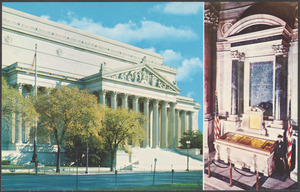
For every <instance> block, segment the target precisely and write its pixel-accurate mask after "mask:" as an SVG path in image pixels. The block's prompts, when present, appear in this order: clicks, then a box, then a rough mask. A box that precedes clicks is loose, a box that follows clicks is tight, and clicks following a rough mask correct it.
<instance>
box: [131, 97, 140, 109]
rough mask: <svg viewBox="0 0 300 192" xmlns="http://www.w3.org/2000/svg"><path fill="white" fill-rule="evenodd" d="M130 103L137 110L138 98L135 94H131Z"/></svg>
mask: <svg viewBox="0 0 300 192" xmlns="http://www.w3.org/2000/svg"><path fill="white" fill-rule="evenodd" d="M132 105H133V110H134V111H137V112H138V111H139V98H138V96H136V95H133V96H132Z"/></svg>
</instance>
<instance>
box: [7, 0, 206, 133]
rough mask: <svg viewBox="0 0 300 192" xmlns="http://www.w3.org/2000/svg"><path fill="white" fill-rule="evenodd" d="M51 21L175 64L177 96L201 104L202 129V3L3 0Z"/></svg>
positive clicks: (168, 63) (201, 127) (10, 5)
mask: <svg viewBox="0 0 300 192" xmlns="http://www.w3.org/2000/svg"><path fill="white" fill-rule="evenodd" d="M2 5H3V6H6V7H10V8H13V9H16V10H19V11H22V12H25V13H29V14H32V15H35V16H38V17H43V18H45V19H49V20H51V21H54V22H58V23H62V24H64V25H68V26H71V27H74V28H78V29H82V30H84V31H88V32H91V33H94V34H97V35H101V36H104V37H107V38H110V39H114V40H117V41H120V42H123V43H127V44H130V45H133V46H136V47H139V48H142V49H146V50H150V51H153V52H156V53H158V54H160V55H162V56H163V59H164V60H163V64H164V65H168V66H172V67H177V70H178V73H177V75H176V80H177V85H178V87H179V88H180V90H181V93H180V95H182V96H187V97H192V98H193V99H194V100H195V101H196V102H198V103H199V104H200V105H201V109H200V110H199V116H198V118H199V119H198V124H199V129H200V130H201V131H202V132H203V2H6V3H2Z"/></svg>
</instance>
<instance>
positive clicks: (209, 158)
mask: <svg viewBox="0 0 300 192" xmlns="http://www.w3.org/2000/svg"><path fill="white" fill-rule="evenodd" d="M208 178H210V157H209V156H208Z"/></svg>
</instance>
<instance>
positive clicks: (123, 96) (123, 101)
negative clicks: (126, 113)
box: [122, 93, 128, 109]
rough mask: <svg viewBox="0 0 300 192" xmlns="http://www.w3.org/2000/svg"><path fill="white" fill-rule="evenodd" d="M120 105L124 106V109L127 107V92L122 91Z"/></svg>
mask: <svg viewBox="0 0 300 192" xmlns="http://www.w3.org/2000/svg"><path fill="white" fill-rule="evenodd" d="M122 105H123V107H124V109H127V108H128V94H126V93H124V94H123V95H122Z"/></svg>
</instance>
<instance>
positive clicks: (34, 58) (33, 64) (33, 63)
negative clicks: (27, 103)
mask: <svg viewBox="0 0 300 192" xmlns="http://www.w3.org/2000/svg"><path fill="white" fill-rule="evenodd" d="M35 60H36V52H35V53H34V57H33V61H32V67H34V66H35Z"/></svg>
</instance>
